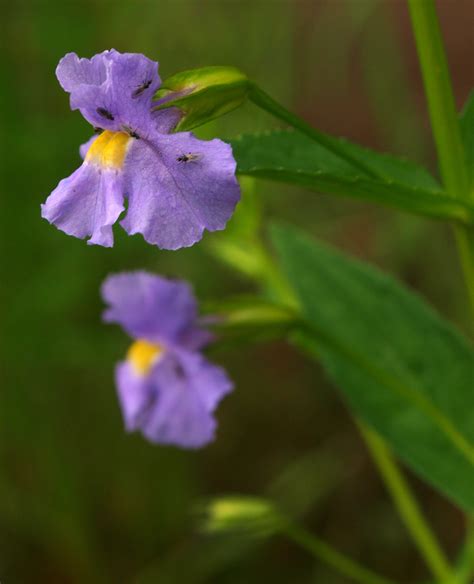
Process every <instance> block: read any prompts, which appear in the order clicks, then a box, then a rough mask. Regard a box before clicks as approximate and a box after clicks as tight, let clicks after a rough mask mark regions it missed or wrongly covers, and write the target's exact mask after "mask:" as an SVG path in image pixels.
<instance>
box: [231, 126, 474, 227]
mask: <svg viewBox="0 0 474 584" xmlns="http://www.w3.org/2000/svg"><path fill="white" fill-rule="evenodd" d="M331 140H334V141H336V139H335V138H331ZM231 143H232V147H233V150H234V156H235V158H236V160H237V172H238V173H239V174H240V175H247V176H254V177H259V178H267V179H271V180H277V181H282V182H287V183H290V184H296V185H301V186H304V187H307V188H309V189H311V190H314V191H318V192H325V193H330V194H334V195H342V196H347V197H355V198H358V199H363V200H368V201H373V202H375V203H380V204H383V205H387V206H390V207H395V208H397V209H402V210H404V211H408V212H411V213H416V214H420V215H427V216H430V217H435V218H440V219H452V220H458V221H461V222H466V223H468V222H474V205H473V204H470V203H468V202H463V201H457V200H454V199H453V198H452V197H449V196H448V195H447V194H446V193H445V192H444V191H443V190H442V188H441V187H440V186H439V185H438V183H437V182H436V180H435V179H434V178H433V177H432V176H431V175H430V174H429V173H428V172H427V171H426V170H425V169H423V168H420V167H418V166H416V165H414V164H412V163H410V162H408V161H405V160H401V159H398V158H395V157H393V156H388V155H385V154H378V153H377V152H373V151H370V150H367V149H364V148H362V147H360V146H357V145H355V144H350V143H349V142H347V141H343V140H338V147H339V149H340V148H341V146H342V147H343V148H344V149H346V150H347V152H348V155H349V156H350V158H352V159H358V160H360V161H362V162H363V163H364V165H365V166H366V167H369V168H370V169H372V170H373V171H374V173H375V174H377V176H378V177H379V178H374V177H370V176H368V175H366V174H364V173H363V172H362V171H361V170H360V169H358V168H356V167H355V166H354V165H352V164H351V163H350V162H347V161H346V160H344V159H342V158H341V157H339V156H337V155H336V154H334V153H333V152H331V151H330V150H329V148H326V147H324V146H322V145H320V144H318V143H317V142H315V141H313V140H311V139H309V138H308V137H306V136H304V135H303V134H301V133H299V132H294V131H275V132H267V133H265V134H249V135H243V136H240V137H239V138H236V139H235V140H232V142H231Z"/></svg>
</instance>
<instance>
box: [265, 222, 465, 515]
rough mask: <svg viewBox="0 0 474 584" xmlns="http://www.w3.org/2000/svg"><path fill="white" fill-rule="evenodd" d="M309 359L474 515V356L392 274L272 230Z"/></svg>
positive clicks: (290, 232) (422, 470) (414, 463)
mask: <svg viewBox="0 0 474 584" xmlns="http://www.w3.org/2000/svg"><path fill="white" fill-rule="evenodd" d="M273 239H274V243H275V246H276V248H277V250H278V252H279V255H280V259H281V264H282V267H283V271H284V273H286V276H287V277H288V279H289V281H290V284H292V286H293V287H294V290H295V292H296V295H297V297H298V299H299V302H300V304H301V312H302V315H303V319H304V322H305V323H306V326H307V330H306V332H304V331H303V333H302V336H301V337H300V339H299V343H300V344H302V343H303V344H304V346H305V348H306V349H310V350H311V351H312V352H314V353H315V354H316V355H317V356H318V358H319V359H320V360H321V362H322V363H323V365H324V367H325V369H326V370H327V372H328V374H329V376H330V377H331V378H332V379H333V381H334V382H335V384H336V385H337V386H338V387H339V388H340V389H341V391H342V392H343V394H344V396H345V398H346V400H347V404H348V406H349V407H350V408H351V409H353V410H354V411H355V413H356V414H357V416H360V418H362V419H363V420H365V421H366V422H367V423H369V424H371V425H372V426H373V427H374V428H375V429H376V430H377V431H378V432H379V433H380V434H381V435H382V436H383V437H384V438H385V439H386V440H387V442H388V443H389V444H390V446H391V447H392V448H393V450H394V451H395V452H396V453H397V454H398V455H399V456H400V458H402V459H403V460H404V461H405V462H406V463H407V464H408V465H409V466H411V467H412V468H413V470H414V471H416V472H417V473H418V474H419V475H421V476H422V477H424V478H425V479H426V480H427V481H428V482H430V483H432V484H433V485H434V486H436V487H437V488H438V489H440V490H441V491H443V492H444V493H445V494H446V495H448V496H449V497H451V498H452V499H453V500H454V501H455V502H457V503H458V504H459V505H460V506H461V507H463V508H464V509H466V510H468V511H471V512H472V511H474V351H473V349H472V346H471V345H470V344H469V343H468V342H467V341H466V340H465V339H464V338H463V337H462V335H460V334H459V333H458V332H457V331H456V330H455V329H454V328H453V327H452V326H451V325H450V324H449V323H447V322H445V321H444V320H443V319H442V318H441V317H440V316H438V315H437V314H436V313H435V312H434V311H433V310H432V309H431V308H429V307H428V306H427V305H426V303H424V302H423V301H422V300H421V299H420V298H419V297H418V296H416V295H415V294H413V293H412V292H409V291H408V290H406V289H405V288H403V287H402V286H401V285H400V284H398V283H397V282H396V281H395V280H394V279H392V278H391V277H389V276H387V275H384V274H383V273H382V272H380V271H379V270H376V269H375V268H372V267H370V266H368V265H365V264H362V263H361V262H359V261H356V260H354V259H350V258H348V257H345V256H344V255H342V254H341V253H339V252H337V251H335V250H333V249H330V248H329V247H326V246H325V245H322V244H320V243H316V242H315V241H311V240H310V239H307V238H306V237H305V236H304V235H301V234H300V233H299V232H297V231H295V230H293V229H290V228H282V227H279V228H276V229H274V231H273Z"/></svg>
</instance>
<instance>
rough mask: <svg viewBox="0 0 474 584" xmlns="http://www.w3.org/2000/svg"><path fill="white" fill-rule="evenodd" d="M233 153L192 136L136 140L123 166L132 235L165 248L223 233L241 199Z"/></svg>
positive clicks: (218, 142)
mask: <svg viewBox="0 0 474 584" xmlns="http://www.w3.org/2000/svg"><path fill="white" fill-rule="evenodd" d="M235 167H236V163H235V160H234V158H233V156H232V149H231V147H230V146H229V145H228V144H225V143H224V142H222V141H221V140H217V139H215V140H211V141H209V142H205V141H202V140H198V139H197V138H195V137H194V136H193V135H192V134H191V133H189V132H183V133H179V134H170V135H158V134H156V135H155V136H154V137H153V139H152V140H136V141H135V142H134V143H133V145H132V146H131V147H130V150H129V153H128V157H127V162H126V166H125V168H124V179H125V188H126V192H127V194H128V197H129V205H128V212H127V216H126V218H125V219H124V220H123V221H122V222H121V225H122V226H123V227H124V229H125V230H126V231H127V232H128V233H129V234H131V235H132V234H134V233H141V234H142V235H143V237H144V238H145V240H146V241H148V242H149V243H152V244H155V245H157V246H158V247H161V248H164V249H178V248H180V247H188V246H191V245H193V244H194V243H196V241H198V240H200V239H201V237H202V234H203V231H204V229H208V230H209V231H216V230H219V229H224V227H225V225H226V223H227V221H228V219H229V218H230V217H231V215H232V213H233V212H234V209H235V206H236V204H237V202H238V200H239V198H240V190H239V185H238V182H237V179H236V178H235Z"/></svg>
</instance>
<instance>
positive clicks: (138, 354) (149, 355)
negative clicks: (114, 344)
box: [127, 340, 164, 375]
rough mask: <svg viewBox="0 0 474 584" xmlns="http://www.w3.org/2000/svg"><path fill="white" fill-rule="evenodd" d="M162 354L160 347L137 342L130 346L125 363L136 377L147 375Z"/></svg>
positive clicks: (140, 341) (145, 342)
mask: <svg viewBox="0 0 474 584" xmlns="http://www.w3.org/2000/svg"><path fill="white" fill-rule="evenodd" d="M163 354H164V348H163V347H162V346H161V345H158V344H153V343H149V342H148V341H145V340H138V341H135V342H134V343H133V344H132V345H131V346H130V348H129V350H128V352H127V361H128V362H129V363H130V364H131V366H132V368H133V370H134V371H135V373H136V374H137V375H147V374H148V373H149V372H150V369H151V368H152V367H153V365H154V364H155V363H156V362H157V361H158V360H159V359H160V358H161V357H162V356H163Z"/></svg>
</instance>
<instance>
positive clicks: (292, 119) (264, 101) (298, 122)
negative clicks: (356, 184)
mask: <svg viewBox="0 0 474 584" xmlns="http://www.w3.org/2000/svg"><path fill="white" fill-rule="evenodd" d="M249 99H250V100H251V101H253V103H254V104H255V105H257V106H258V107H261V108H262V109H264V110H265V111H267V112H268V113H270V114H272V115H273V116H275V117H276V118H278V119H280V120H282V121H284V122H286V123H287V124H289V125H290V126H293V128H296V129H297V130H299V131H300V132H302V133H303V134H306V136H308V137H309V138H311V139H312V140H314V141H315V142H317V143H318V144H321V145H322V146H324V147H325V148H327V149H328V150H330V151H331V152H332V153H333V154H335V155H336V156H338V157H339V158H342V159H344V160H346V161H347V162H349V163H350V164H351V165H352V166H355V167H356V168H358V169H359V170H360V171H362V172H363V173H364V174H365V175H367V176H370V177H373V178H380V176H379V175H378V174H377V173H376V172H375V171H374V169H373V168H370V167H369V166H367V165H366V164H364V162H362V161H361V160H359V159H358V158H356V157H354V156H352V155H351V154H350V153H349V152H348V151H347V149H346V148H342V147H340V146H339V143H338V141H337V139H334V138H332V137H331V136H327V135H326V134H324V133H323V132H320V131H319V130H316V128H313V127H312V126H310V124H308V123H307V122H305V121H304V120H303V119H301V118H300V117H299V116H297V115H295V114H293V113H292V112H290V111H289V110H287V109H286V108H285V107H283V106H282V105H281V104H279V103H278V102H277V101H275V100H274V99H273V97H271V96H270V95H268V93H266V92H265V91H263V89H261V88H260V87H259V86H258V85H256V84H255V83H252V84H251V85H250V90H249Z"/></svg>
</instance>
